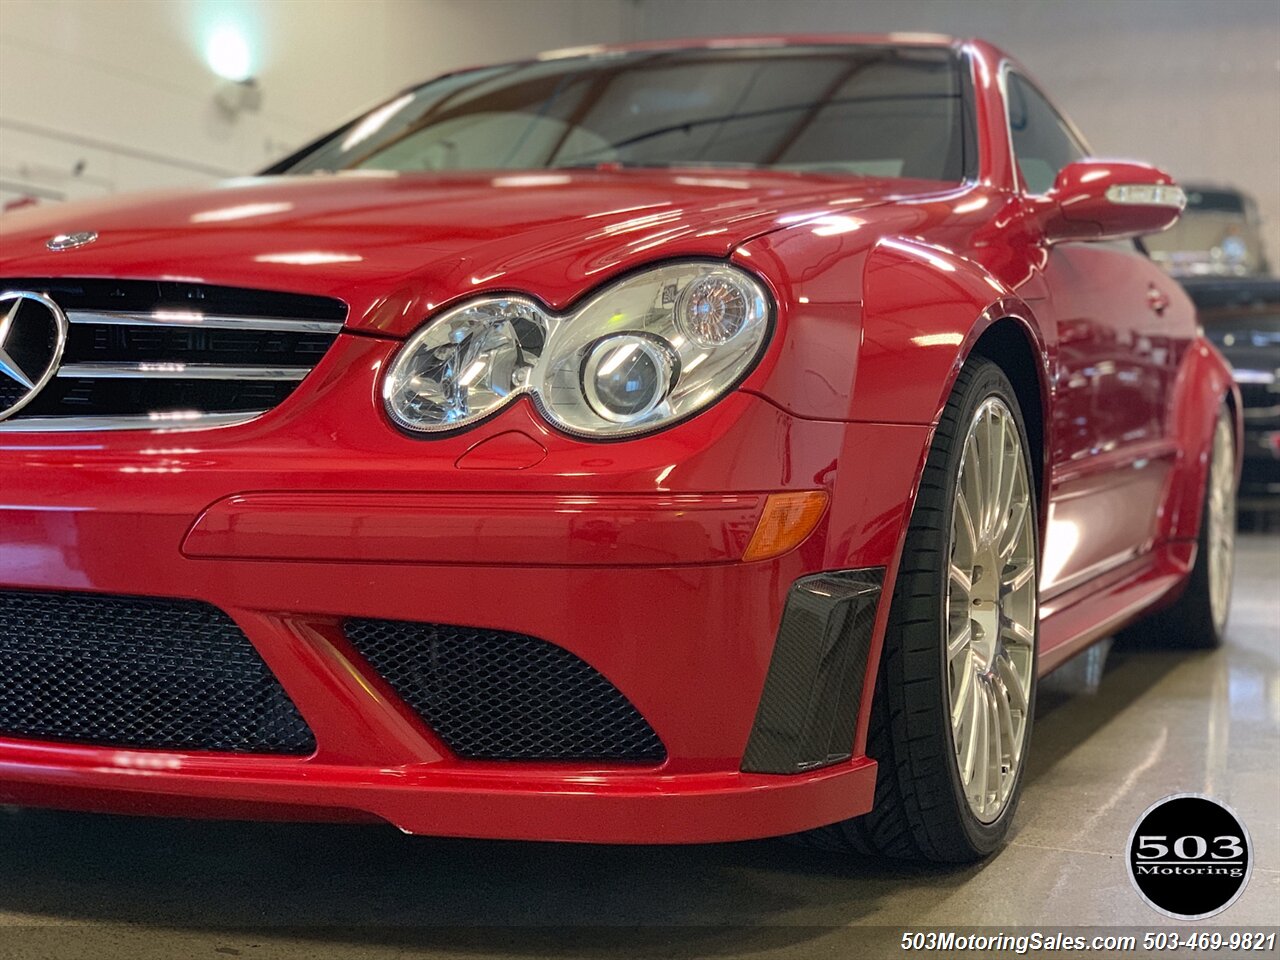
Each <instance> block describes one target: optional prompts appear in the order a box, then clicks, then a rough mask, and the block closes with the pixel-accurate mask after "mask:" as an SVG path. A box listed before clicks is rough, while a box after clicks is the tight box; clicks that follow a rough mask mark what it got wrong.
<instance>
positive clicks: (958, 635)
mask: <svg viewBox="0 0 1280 960" xmlns="http://www.w3.org/2000/svg"><path fill="white" fill-rule="evenodd" d="M972 642H973V621H972V620H970V619H969V618H968V617H967V616H966V617H965V618H964V624H963V625H962V626H961V627H959V628H958V629H957V630H955V631H953V632H952V634H951V636H949V637H948V638H947V663H950V662H951V661H952V660H954V659H955V658H956V657H958V656H960V654H962V653H964V652H965V651H966V650H968V649H969V645H970V644H971V643H972ZM966 666H968V665H967V664H966ZM969 672H970V673H972V672H973V671H972V670H970V671H969Z"/></svg>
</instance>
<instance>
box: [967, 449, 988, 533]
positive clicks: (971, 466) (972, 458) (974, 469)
mask: <svg viewBox="0 0 1280 960" xmlns="http://www.w3.org/2000/svg"><path fill="white" fill-rule="evenodd" d="M961 480H962V481H963V480H968V486H969V488H970V489H969V490H968V491H966V494H968V493H972V494H973V495H974V501H975V504H976V506H977V507H978V515H977V517H975V518H974V519H975V520H976V521H977V524H978V525H977V527H976V529H975V538H974V542H975V543H980V542H982V538H983V536H984V535H985V534H986V529H985V525H984V524H985V517H984V516H983V512H982V507H983V503H982V500H983V496H982V493H983V490H984V487H983V484H982V457H981V456H980V455H979V453H978V437H977V434H976V431H975V432H974V433H971V434H969V439H968V440H967V441H966V442H965V445H964V476H962V477H961ZM966 499H968V497H967V496H966Z"/></svg>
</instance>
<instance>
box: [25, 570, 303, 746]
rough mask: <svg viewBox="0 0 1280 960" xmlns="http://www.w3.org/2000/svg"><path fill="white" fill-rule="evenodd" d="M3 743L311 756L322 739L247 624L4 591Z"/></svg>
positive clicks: (164, 606) (177, 607) (131, 600)
mask: <svg viewBox="0 0 1280 960" xmlns="http://www.w3.org/2000/svg"><path fill="white" fill-rule="evenodd" d="M0 735H5V736H16V737H22V738H30V739H38V740H57V741H64V742H70V743H79V744H89V745H95V746H111V747H136V748H153V749H167V750H192V751H196V750H223V751H231V752H244V753H278V754H309V753H311V752H312V751H314V750H315V739H314V737H313V736H312V734H311V731H310V729H309V728H308V727H307V725H306V722H305V721H304V720H303V719H302V717H301V716H300V715H299V713H298V710H297V708H296V707H295V706H294V705H293V702H292V701H291V700H290V699H289V696H288V694H286V693H285V691H284V688H283V687H281V686H280V683H279V681H278V680H276V678H275V677H274V676H273V675H272V674H271V671H270V670H268V669H267V666H266V664H265V663H263V662H262V658H261V657H260V656H259V655H258V652H257V650H256V649H254V647H253V645H252V644H251V643H250V642H249V640H248V638H247V637H245V635H244V634H243V633H242V632H241V631H240V628H239V627H237V626H236V625H235V622H234V621H232V619H231V618H230V617H229V616H227V615H226V614H225V613H223V612H222V611H221V610H218V609H217V608H216V607H212V606H209V605H208V604H206V603H200V602H198V601H195V600H160V599H152V598H147V597H123V596H106V595H99V594H87V593H29V592H25V591H0Z"/></svg>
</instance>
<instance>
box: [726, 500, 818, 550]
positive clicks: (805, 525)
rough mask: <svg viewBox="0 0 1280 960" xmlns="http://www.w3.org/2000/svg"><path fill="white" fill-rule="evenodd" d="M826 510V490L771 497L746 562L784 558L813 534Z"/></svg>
mask: <svg viewBox="0 0 1280 960" xmlns="http://www.w3.org/2000/svg"><path fill="white" fill-rule="evenodd" d="M826 509H827V494H826V491H823V490H804V491H802V492H799V493H771V494H769V499H768V500H766V501H765V504H764V511H763V512H762V513H761V514H760V522H759V523H757V524H756V532H755V533H753V534H752V535H751V542H750V543H748V544H747V552H746V553H744V554H743V555H742V559H743V560H768V559H770V558H772V557H780V556H782V554H784V553H786V552H787V551H788V550H790V549H792V548H793V547H795V546H797V545H798V544H799V543H800V541H802V540H803V539H804V538H805V537H807V536H808V535H809V534H811V533H813V528H814V527H816V526H817V525H818V521H819V520H821V519H822V514H823V512H824V511H825V510H826Z"/></svg>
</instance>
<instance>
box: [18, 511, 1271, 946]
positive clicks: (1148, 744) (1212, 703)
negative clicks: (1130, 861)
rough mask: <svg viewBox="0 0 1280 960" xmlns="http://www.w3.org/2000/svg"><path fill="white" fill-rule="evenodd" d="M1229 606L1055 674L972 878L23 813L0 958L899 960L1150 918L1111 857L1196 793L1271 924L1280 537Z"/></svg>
mask: <svg viewBox="0 0 1280 960" xmlns="http://www.w3.org/2000/svg"><path fill="white" fill-rule="evenodd" d="M1234 604H1235V605H1234V610H1233V613H1232V620H1231V626H1230V630H1229V634H1230V638H1229V642H1228V644H1227V645H1226V647H1225V648H1224V649H1222V650H1219V651H1217V652H1214V653H1207V654H1206V653H1197V654H1187V653H1173V652H1166V651H1162V650H1158V649H1123V650H1122V649H1117V648H1111V649H1108V646H1107V645H1102V646H1099V647H1097V648H1095V649H1094V650H1093V651H1091V652H1090V653H1087V654H1085V655H1083V656H1081V657H1079V658H1077V659H1076V660H1075V661H1073V662H1072V663H1070V664H1068V665H1066V666H1065V667H1064V668H1063V669H1061V670H1059V671H1058V672H1057V673H1055V674H1054V675H1053V676H1051V677H1050V678H1047V679H1046V681H1045V682H1044V685H1043V686H1042V688H1041V690H1042V692H1041V696H1040V703H1039V708H1038V711H1037V718H1036V728H1035V734H1034V740H1033V744H1032V753H1033V757H1032V764H1031V767H1030V769H1029V770H1028V776H1027V783H1026V791H1025V795H1024V798H1023V802H1022V807H1021V809H1020V810H1019V811H1018V816H1017V822H1016V824H1015V827H1014V836H1013V841H1012V843H1011V844H1010V845H1009V846H1008V847H1007V848H1006V849H1005V850H1004V851H1003V852H1002V853H1000V854H999V855H997V856H995V857H993V858H992V859H991V860H990V861H989V862H987V863H984V864H982V865H981V866H976V867H971V868H967V869H947V868H937V867H929V866H916V865H903V864H898V863H881V862H874V861H864V860H857V859H844V858H838V857H830V856H822V855H814V854H812V853H809V852H807V851H804V850H799V849H796V848H793V847H791V846H790V845H788V844H786V843H784V842H760V843H743V844H733V845H723V846H706V847H661V848H620V847H607V848H606V847H586V846H570V845H553V844H526V843H493V842H474V841H457V840H430V839H414V838H409V837H404V836H401V835H400V834H399V833H397V832H395V831H394V830H391V829H389V828H387V829H380V828H370V827H358V828H352V827H330V826H294V825H283V826H282V825H264V824H239V823H204V822H183V821H163V820H144V819H131V818H116V817H99V816H89V815H77V814H65V813H47V812H31V811H8V812H0V957H3V958H5V960H9V958H13V960H18V958H24V957H41V958H43V957H58V958H62V957H73V956H74V957H92V958H95V960H105V958H115V957H120V958H130V960H133V958H151V957H156V958H159V957H164V958H178V957H182V958H186V957H209V958H212V960H217V958H222V957H239V956H244V957H286V958H303V957H342V958H352V960H363V958H374V957H379V958H380V957H410V956H413V957H417V956H431V957H468V958H475V957H508V956H509V957H549V956H560V955H569V956H589V957H666V956H671V957H676V956H709V957H734V956H769V957H797V958H799V957H805V958H807V957H841V958H852V957H869V956H881V955H884V956H892V955H899V956H901V955H903V954H902V953H901V951H900V950H899V951H896V952H895V951H894V950H893V948H892V946H891V942H892V940H893V939H894V938H895V937H900V936H901V931H902V930H903V929H904V928H910V929H918V928H920V927H924V926H931V927H938V926H943V927H955V926H965V925H992V924H1000V925H1004V926H1006V927H1007V926H1010V925H1036V924H1040V925H1049V924H1105V925H1117V924H1123V925H1134V926H1137V927H1142V928H1147V929H1159V928H1161V927H1168V926H1169V925H1170V923H1171V921H1168V920H1165V919H1164V918H1163V917H1161V916H1159V915H1158V914H1156V913H1154V912H1152V911H1151V910H1150V909H1149V908H1147V907H1146V906H1144V905H1143V904H1142V903H1141V902H1140V901H1139V900H1138V898H1137V896H1136V895H1135V894H1134V893H1133V891H1132V890H1131V889H1130V886H1129V882H1128V880H1127V878H1126V875H1125V868H1124V861H1123V859H1122V856H1121V851H1122V849H1123V847H1124V845H1125V841H1126V838H1127V836H1128V833H1129V830H1130V828H1131V827H1132V826H1133V823H1134V821H1135V820H1136V818H1137V817H1138V815H1139V814H1140V813H1141V812H1142V811H1143V810H1144V809H1145V808H1146V807H1147V806H1148V805H1150V804H1151V803H1152V802H1154V801H1155V800H1157V799H1159V798H1161V797H1163V796H1165V795H1167V794H1170V793H1175V792H1181V791H1195V792H1204V793H1209V794H1212V795H1214V796H1216V797H1219V798H1221V799H1223V800H1225V801H1226V802H1227V803H1229V804H1230V805H1232V806H1233V807H1234V808H1235V809H1236V810H1237V811H1238V812H1239V813H1240V814H1241V815H1242V816H1243V818H1244V820H1245V822H1246V824H1247V826H1248V828H1249V830H1250V832H1251V834H1252V838H1253V843H1254V847H1255V850H1256V864H1257V866H1256V868H1255V871H1254V874H1253V878H1252V881H1251V883H1250V885H1249V887H1248V889H1247V891H1246V892H1245V894H1244V896H1243V897H1242V898H1241V899H1240V900H1239V901H1238V902H1237V903H1236V904H1235V905H1234V906H1233V907H1231V908H1230V909H1229V910H1228V911H1227V912H1226V913H1224V914H1222V915H1221V916H1220V917H1218V918H1217V919H1216V920H1214V921H1211V922H1214V923H1222V924H1230V925H1250V926H1256V925H1263V924H1266V925H1275V924H1278V923H1280V536H1277V535H1274V534H1269V535H1265V536H1263V535H1252V536H1245V537H1242V539H1241V542H1240V553H1239V560H1238V571H1237V580H1236V590H1235V601H1234ZM1182 929H1184V930H1185V929H1187V928H1186V927H1185V926H1184V927H1183V928H1182ZM873 939H874V941H875V942H876V943H877V944H879V946H878V947H877V948H875V949H874V950H872V949H868V948H867V944H868V943H869V942H870V941H872V940H873ZM970 955H972V956H978V955H980V954H970Z"/></svg>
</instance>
